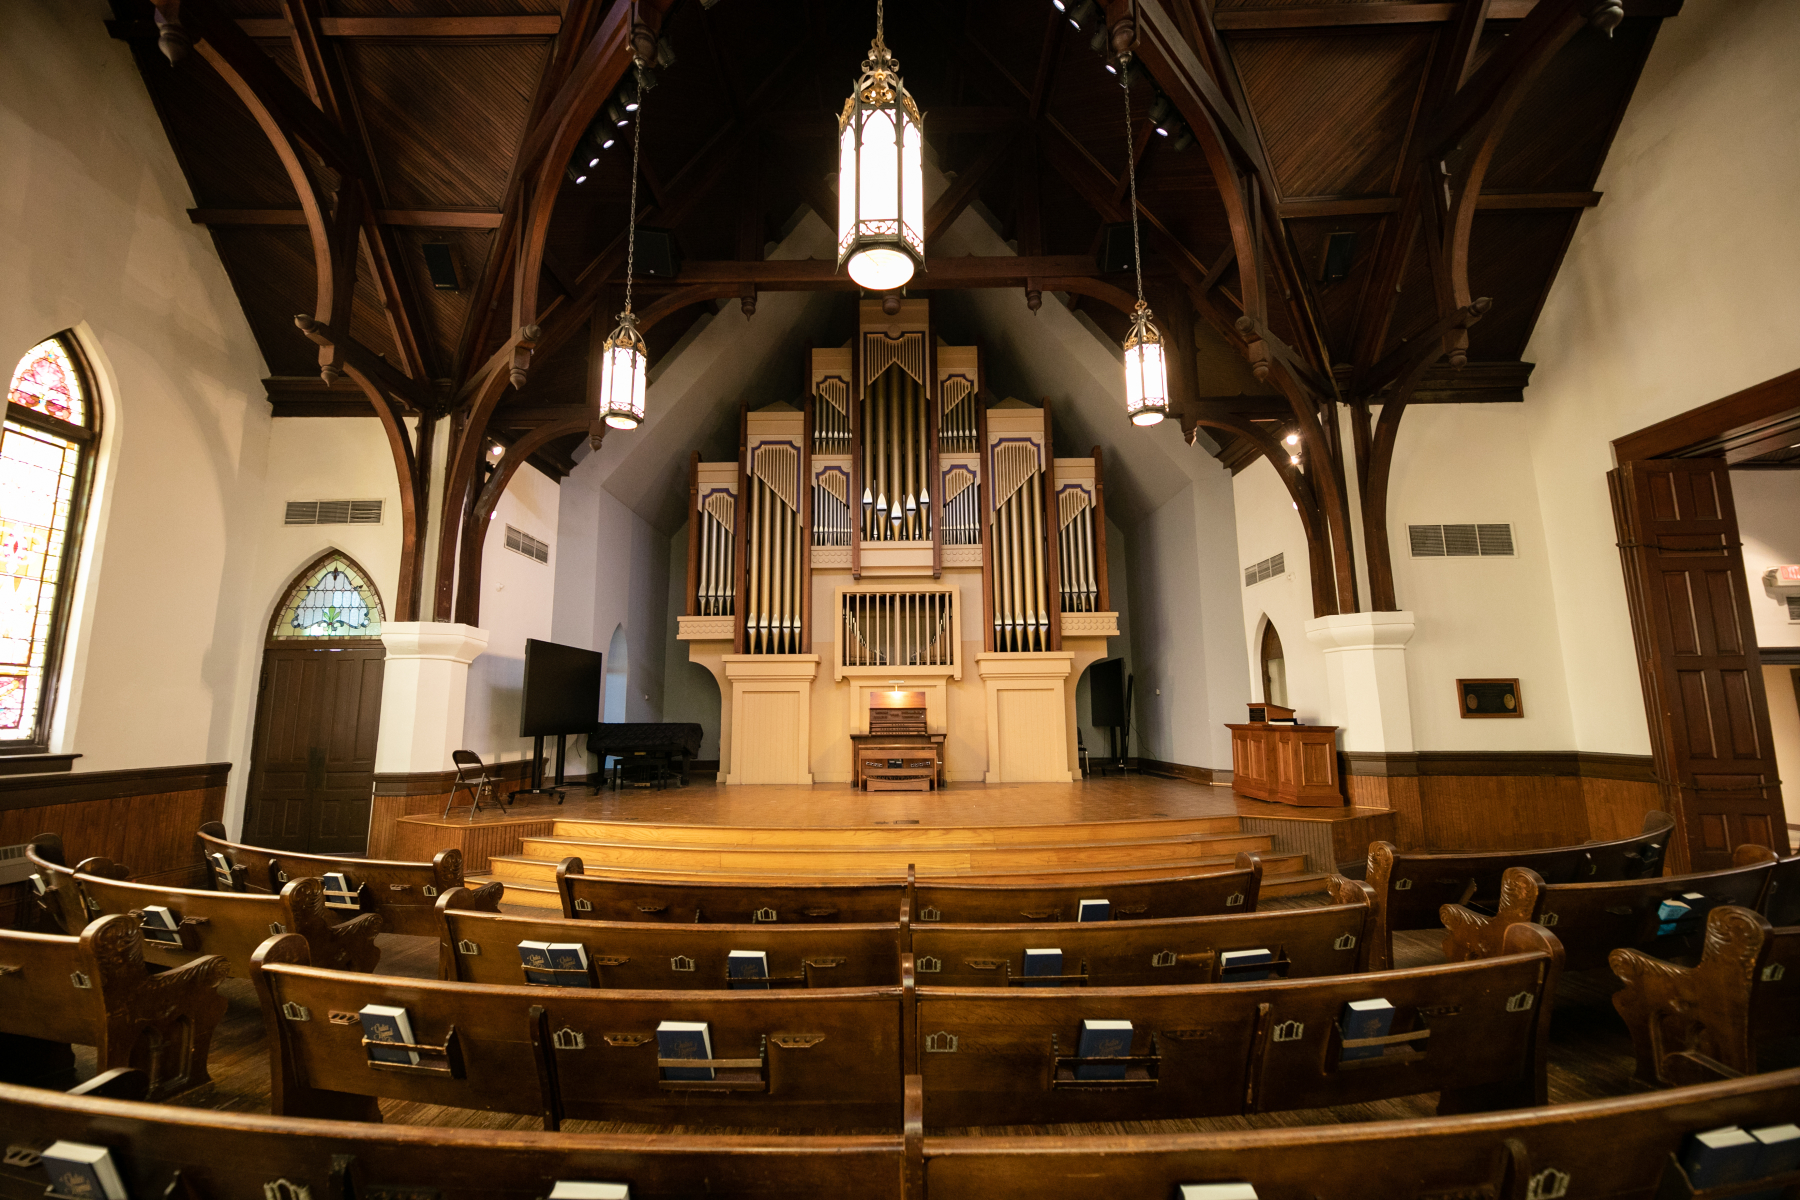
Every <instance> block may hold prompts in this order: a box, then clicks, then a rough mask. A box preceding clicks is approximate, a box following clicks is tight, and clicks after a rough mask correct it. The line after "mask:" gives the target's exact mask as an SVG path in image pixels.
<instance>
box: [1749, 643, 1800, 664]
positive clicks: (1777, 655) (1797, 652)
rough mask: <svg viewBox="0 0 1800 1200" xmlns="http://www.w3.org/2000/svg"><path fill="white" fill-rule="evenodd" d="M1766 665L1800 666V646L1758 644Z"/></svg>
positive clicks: (1759, 653)
mask: <svg viewBox="0 0 1800 1200" xmlns="http://www.w3.org/2000/svg"><path fill="white" fill-rule="evenodd" d="M1756 650H1757V656H1758V657H1760V658H1761V659H1762V665H1763V666H1765V667H1800V646H1758V647H1757V648H1756Z"/></svg>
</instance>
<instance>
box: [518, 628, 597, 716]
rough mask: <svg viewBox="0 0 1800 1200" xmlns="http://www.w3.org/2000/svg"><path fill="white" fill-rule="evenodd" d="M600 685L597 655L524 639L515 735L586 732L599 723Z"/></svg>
mask: <svg viewBox="0 0 1800 1200" xmlns="http://www.w3.org/2000/svg"><path fill="white" fill-rule="evenodd" d="M600 683H601V677H600V655H599V653H598V652H596V651H593V650H582V649H580V648H578V647H575V646H559V645H558V644H557V643H555V642H540V641H538V640H537V639H536V638H527V639H526V641H525V699H524V703H523V704H522V705H520V709H519V736H520V737H554V736H555V735H557V734H560V733H588V732H590V731H591V730H592V729H593V728H594V726H596V725H598V724H599V723H600Z"/></svg>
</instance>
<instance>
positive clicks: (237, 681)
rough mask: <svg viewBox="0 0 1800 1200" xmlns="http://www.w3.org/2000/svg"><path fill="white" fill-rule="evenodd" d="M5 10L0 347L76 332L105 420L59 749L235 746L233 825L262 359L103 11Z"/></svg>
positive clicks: (196, 757)
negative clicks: (190, 216) (96, 380)
mask: <svg viewBox="0 0 1800 1200" xmlns="http://www.w3.org/2000/svg"><path fill="white" fill-rule="evenodd" d="M6 12H7V36H6V38H5V40H4V43H3V44H0V161H4V162H5V163H6V169H5V170H4V171H3V172H0V211H4V212H5V213H6V214H7V220H6V221H5V222H4V223H0V271H4V273H5V277H6V279H7V280H8V286H7V287H6V288H4V289H0V360H4V365H5V369H6V370H7V372H8V373H10V371H11V368H12V364H13V362H14V361H16V359H17V357H18V356H19V355H21V354H23V353H24V352H25V350H26V349H28V348H29V347H30V346H31V345H33V344H34V343H36V342H37V341H39V340H41V339H42V338H44V337H47V336H49V335H50V334H53V333H56V332H58V331H60V330H63V329H68V328H74V329H75V330H76V331H77V334H78V336H79V337H80V339H81V341H82V343H83V346H84V347H85V349H86V350H87V351H88V353H89V355H90V357H91V358H92V359H93V362H94V365H95V368H96V370H97V372H98V373H99V376H100V380H99V387H100V391H101V401H102V403H103V405H104V406H105V416H106V431H105V436H104V438H103V440H102V446H101V457H100V472H99V477H98V480H97V486H98V493H97V495H98V504H97V505H96V507H95V508H94V509H93V510H92V512H91V516H90V521H89V527H88V529H87V531H86V537H85V539H84V550H83V555H82V562H81V577H80V579H79V581H78V584H77V589H78V590H77V596H76V603H77V608H76V622H75V629H76V637H75V638H74V640H73V643H72V645H71V647H70V650H71V653H70V654H69V655H68V656H67V657H66V658H65V672H66V673H65V686H64V688H63V692H62V706H61V714H60V717H59V719H58V723H57V728H56V731H55V739H54V740H55V748H57V749H60V750H65V751H74V752H76V753H79V754H81V755H82V758H80V759H79V760H77V762H76V769H77V770H103V769H116V768H128V767H149V766H162V765H175V764H182V763H198V762H219V761H231V762H232V763H234V764H235V769H234V770H233V772H232V793H231V794H232V800H231V805H232V807H231V809H230V810H229V811H228V815H227V818H226V819H227V821H228V822H230V821H232V820H234V819H235V812H236V809H237V806H238V804H239V802H240V797H241V793H242V788H243V773H244V772H243V765H244V764H245V763H246V762H247V761H248V757H249V741H248V725H247V723H246V722H245V721H244V720H243V714H244V711H245V709H246V708H247V707H248V706H249V704H250V698H251V697H252V696H253V695H254V681H255V676H256V671H257V668H258V665H259V664H258V658H259V656H258V655H256V654H252V653H247V652H246V648H247V647H249V646H251V645H253V644H255V643H256V642H258V641H259V640H260V635H261V626H260V622H261V620H262V619H263V618H264V617H265V616H266V614H267V611H268V610H267V608H266V607H265V603H264V598H263V596H262V595H261V594H260V593H259V592H258V590H257V587H256V585H255V571H256V566H255V564H256V555H255V547H256V544H257V540H258V534H259V532H260V529H259V526H260V524H261V523H262V521H263V519H264V516H265V513H266V509H265V507H264V505H263V497H264V487H263V475H264V471H265V469H266V456H267V453H268V447H269V430H270V418H269V415H268V414H269V407H268V404H267V402H266V400H265V399H264V397H263V391H262V388H261V386H260V380H261V379H262V377H263V375H264V374H265V371H264V366H263V362H262V358H261V355H260V354H259V353H258V351H257V349H256V345H255V343H254V341H253V340H252V338H251V336H250V330H249V328H248V326H247V325H246V323H245V321H244V317H243V314H242V312H241V310H240V309H239V307H238V303H237V299H236V297H235V296H234V295H233V293H232V291H231V287H230V285H229V283H228V281H227V279H226V276H225V272H224V269H223V267H222V266H221V265H220V263H219V260H218V257H217V255H216V254H215V253H214V251H213V247H212V243H211V239H210V238H209V236H208V235H207V233H206V231H205V230H204V229H202V228H201V227H199V226H196V225H194V224H193V223H191V222H190V221H189V220H188V218H187V213H186V211H185V210H186V209H188V208H189V207H191V206H192V205H193V203H194V201H193V198H192V196H191V195H190V194H189V192H188V188H187V184H186V182H185V181H184V180H183V178H182V176H181V172H180V170H179V168H178V167H177V165H176V162H175V158H174V155H173V153H172V152H171V151H170V149H169V144H168V139H167V137H166V136H165V135H164V133H163V130H162V126H161V124H160V122H159V121H158V120H157V117H156V114H155V112H154V110H153V109H152V108H151V105H150V99H149V97H148V96H147V95H146V94H145V92H144V87H143V84H142V82H141V81H140V80H139V78H138V74H137V69H136V67H135V66H134V65H133V63H132V59H131V55H130V53H129V52H128V50H127V49H126V47H125V45H124V44H123V43H121V42H116V41H113V40H111V39H109V38H108V37H107V36H106V32H105V28H104V26H103V24H102V22H103V21H104V20H105V19H107V18H108V17H110V16H111V15H112V13H111V11H110V9H109V8H108V6H107V5H106V4H104V3H101V2H100V0H20V2H18V3H14V4H9V5H8V6H7V9H6Z"/></svg>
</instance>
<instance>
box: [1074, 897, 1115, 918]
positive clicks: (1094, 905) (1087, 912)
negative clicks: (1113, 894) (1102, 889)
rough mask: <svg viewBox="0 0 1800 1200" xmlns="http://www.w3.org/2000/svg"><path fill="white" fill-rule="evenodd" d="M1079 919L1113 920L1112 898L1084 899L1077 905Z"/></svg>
mask: <svg viewBox="0 0 1800 1200" xmlns="http://www.w3.org/2000/svg"><path fill="white" fill-rule="evenodd" d="M1075 911H1076V916H1075V919H1076V920H1077V921H1110V920H1112V901H1111V900H1082V901H1080V902H1079V903H1078V904H1077V905H1076V910H1075Z"/></svg>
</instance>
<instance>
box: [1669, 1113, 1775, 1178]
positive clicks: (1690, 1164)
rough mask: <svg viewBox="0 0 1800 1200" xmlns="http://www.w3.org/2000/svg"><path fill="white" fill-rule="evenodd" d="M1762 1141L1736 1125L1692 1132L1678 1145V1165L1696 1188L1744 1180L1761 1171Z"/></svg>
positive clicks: (1757, 1175)
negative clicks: (1679, 1156)
mask: <svg viewBox="0 0 1800 1200" xmlns="http://www.w3.org/2000/svg"><path fill="white" fill-rule="evenodd" d="M1762 1153H1763V1145H1762V1143H1761V1142H1759V1141H1757V1140H1756V1139H1755V1138H1754V1137H1751V1136H1750V1135H1749V1134H1747V1133H1745V1132H1744V1131H1743V1130H1742V1129H1739V1128H1738V1127H1737V1126H1736V1125H1727V1126H1724V1127H1723V1128H1720V1129H1709V1130H1707V1131H1706V1132H1705V1133H1696V1134H1694V1135H1693V1136H1692V1137H1690V1138H1689V1139H1688V1140H1687V1144H1686V1145H1685V1146H1683V1147H1682V1149H1681V1169H1682V1170H1684V1171H1686V1172H1687V1177H1688V1182H1689V1183H1691V1184H1693V1185H1694V1186H1695V1187H1696V1188H1709V1187H1718V1186H1720V1185H1722V1184H1727V1183H1747V1182H1749V1181H1750V1180H1753V1179H1756V1178H1758V1177H1759V1176H1760V1175H1761V1174H1762V1171H1761V1169H1760V1167H1761V1162H1760V1160H1761V1158H1762Z"/></svg>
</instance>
